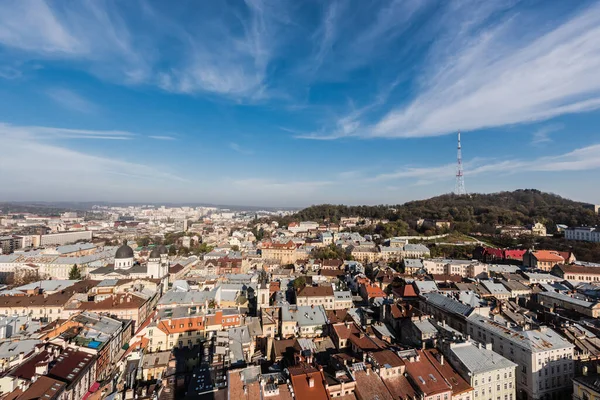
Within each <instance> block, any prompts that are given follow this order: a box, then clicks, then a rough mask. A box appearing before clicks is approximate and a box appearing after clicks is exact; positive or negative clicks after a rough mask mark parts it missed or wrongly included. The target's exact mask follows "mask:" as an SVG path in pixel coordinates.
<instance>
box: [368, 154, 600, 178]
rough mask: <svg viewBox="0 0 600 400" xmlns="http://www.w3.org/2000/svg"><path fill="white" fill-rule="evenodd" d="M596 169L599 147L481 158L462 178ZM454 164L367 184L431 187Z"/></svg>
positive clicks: (467, 167) (394, 174) (390, 175)
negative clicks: (532, 156)
mask: <svg viewBox="0 0 600 400" xmlns="http://www.w3.org/2000/svg"><path fill="white" fill-rule="evenodd" d="M599 168H600V144H595V145H590V146H587V147H582V148H579V149H576V150H573V151H570V152H568V153H565V154H558V155H553V156H543V157H538V158H536V159H532V160H526V159H525V160H523V159H512V160H497V159H481V158H476V159H473V160H470V161H469V162H466V163H464V174H465V178H466V179H468V178H469V177H474V176H479V175H496V176H499V175H510V174H516V173H525V172H565V171H587V170H595V169H599ZM455 173H456V164H446V165H440V166H431V167H405V168H402V169H400V170H398V171H395V172H390V173H383V174H379V175H376V176H374V177H373V178H370V179H369V180H371V181H390V180H401V179H409V178H415V179H417V184H420V185H425V184H433V183H437V182H440V181H446V180H449V179H452V178H453V177H454V176H455Z"/></svg>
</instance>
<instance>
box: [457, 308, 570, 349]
mask: <svg viewBox="0 0 600 400" xmlns="http://www.w3.org/2000/svg"><path fill="white" fill-rule="evenodd" d="M468 319H469V322H470V323H472V324H474V325H477V326H480V327H481V328H483V329H485V330H486V331H488V332H492V333H494V334H496V335H498V336H502V337H504V338H505V339H507V340H509V341H510V342H512V343H513V344H514V345H515V346H519V347H521V348H524V349H526V350H529V351H531V352H532V353H538V352H545V351H550V350H556V349H564V348H573V347H574V346H573V345H572V344H571V343H569V342H568V341H567V340H565V339H563V338H562V337H561V336H560V335H559V334H558V333H556V332H555V331H553V330H552V329H550V328H547V327H542V328H540V329H539V330H531V331H518V330H515V329H512V328H508V327H506V326H505V325H502V324H500V323H498V322H496V321H494V320H492V319H490V318H487V317H484V316H482V315H479V314H472V315H470V316H469V317H468Z"/></svg>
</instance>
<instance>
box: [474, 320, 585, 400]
mask: <svg viewBox="0 0 600 400" xmlns="http://www.w3.org/2000/svg"><path fill="white" fill-rule="evenodd" d="M466 333H467V334H468V335H470V336H471V338H473V339H474V340H476V341H478V342H481V343H483V344H488V343H490V344H491V346H492V350H493V351H494V352H496V353H498V354H500V355H501V356H503V357H505V358H507V359H509V360H510V361H512V362H515V363H517V364H518V365H519V368H518V369H517V376H516V386H517V393H516V396H517V397H518V398H519V399H524V400H529V399H534V400H537V399H556V400H558V399H563V398H566V397H567V396H568V395H569V393H570V390H571V380H572V379H573V354H574V349H575V346H574V345H573V344H571V343H570V342H568V341H567V340H565V339H563V338H562V337H561V336H560V335H559V334H558V333H557V332H555V331H553V330H552V329H550V328H547V327H540V329H538V330H517V328H512V327H509V326H505V325H502V324H500V323H498V322H496V321H494V320H492V319H490V318H487V317H484V316H482V315H477V314H472V315H470V316H469V317H468V318H467V331H466Z"/></svg>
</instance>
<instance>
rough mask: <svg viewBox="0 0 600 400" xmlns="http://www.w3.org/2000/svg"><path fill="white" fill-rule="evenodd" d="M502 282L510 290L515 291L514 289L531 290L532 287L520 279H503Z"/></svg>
mask: <svg viewBox="0 0 600 400" xmlns="http://www.w3.org/2000/svg"><path fill="white" fill-rule="evenodd" d="M500 283H502V284H503V285H504V286H505V287H506V288H507V289H508V290H510V291H513V290H527V291H529V292H531V288H530V287H529V286H527V285H523V284H522V283H521V282H519V281H505V280H502V281H500Z"/></svg>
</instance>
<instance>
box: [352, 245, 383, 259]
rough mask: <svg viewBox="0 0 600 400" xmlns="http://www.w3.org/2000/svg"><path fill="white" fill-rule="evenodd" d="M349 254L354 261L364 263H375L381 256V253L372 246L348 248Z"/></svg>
mask: <svg viewBox="0 0 600 400" xmlns="http://www.w3.org/2000/svg"><path fill="white" fill-rule="evenodd" d="M350 254H351V255H352V257H353V258H354V259H355V260H357V261H360V262H364V263H372V262H375V261H377V260H378V259H379V258H380V256H381V253H380V252H379V250H378V249H377V247H375V246H373V245H357V246H350Z"/></svg>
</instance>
